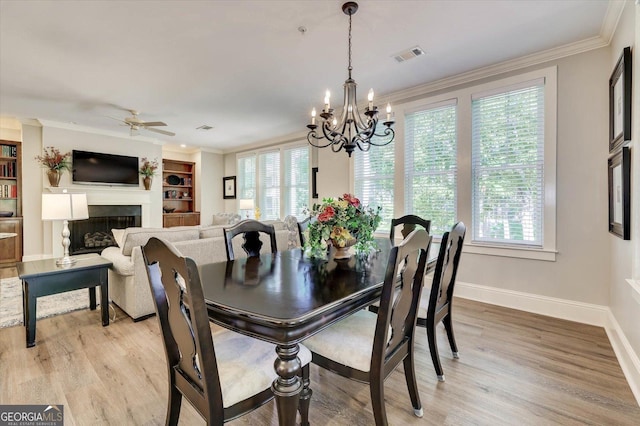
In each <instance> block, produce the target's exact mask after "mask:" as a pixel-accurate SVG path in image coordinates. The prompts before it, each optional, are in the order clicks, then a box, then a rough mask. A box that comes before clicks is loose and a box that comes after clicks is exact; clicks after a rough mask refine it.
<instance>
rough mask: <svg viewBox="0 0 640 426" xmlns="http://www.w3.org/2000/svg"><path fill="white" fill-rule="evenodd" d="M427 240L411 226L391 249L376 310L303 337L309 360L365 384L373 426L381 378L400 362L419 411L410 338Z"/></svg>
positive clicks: (379, 412)
mask: <svg viewBox="0 0 640 426" xmlns="http://www.w3.org/2000/svg"><path fill="white" fill-rule="evenodd" d="M430 242H431V237H429V235H428V234H427V232H426V231H425V230H424V229H417V230H415V231H413V232H412V233H411V234H409V235H408V236H407V238H406V239H405V240H404V241H403V242H402V243H400V244H399V245H398V246H395V247H393V248H392V249H391V252H390V254H389V260H388V263H387V269H386V273H385V279H384V284H383V287H382V295H381V296H380V309H379V311H378V313H377V314H376V313H373V312H371V311H368V310H361V311H359V312H357V313H355V314H353V315H351V316H350V317H347V318H346V319H344V320H342V321H339V322H337V323H335V324H333V325H331V326H330V327H329V328H327V329H325V330H323V331H321V332H320V333H318V334H317V335H315V336H312V337H310V338H309V339H307V340H305V346H307V348H309V350H311V353H312V357H313V358H312V362H313V363H315V364H317V365H319V366H321V367H323V368H326V369H328V370H331V371H333V372H335V373H337V374H340V375H341V376H344V377H347V378H350V379H354V380H357V381H360V382H365V383H369V387H370V393H371V403H372V406H373V415H374V418H375V423H376V425H386V424H387V414H386V409H385V403H384V380H385V378H386V377H387V376H388V375H389V374H391V372H392V371H393V370H394V369H395V368H396V367H397V366H398V365H399V364H400V362H402V363H403V364H404V374H405V379H406V381H407V388H408V390H409V397H410V399H411V404H412V405H413V410H414V414H415V415H416V416H417V417H422V415H423V410H422V405H421V403H420V396H419V394H418V384H417V382H416V375H415V368H414V362H413V337H414V331H415V326H416V312H417V309H418V302H419V301H420V292H421V291H422V280H423V277H424V268H425V264H426V260H427V255H428V250H429V246H430ZM398 276H399V277H400V279H399V280H398ZM396 288H398V289H399V290H398V291H396ZM394 293H396V295H395V297H394Z"/></svg>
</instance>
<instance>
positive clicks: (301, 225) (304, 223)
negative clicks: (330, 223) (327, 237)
mask: <svg viewBox="0 0 640 426" xmlns="http://www.w3.org/2000/svg"><path fill="white" fill-rule="evenodd" d="M316 220H318V218H316V217H315V216H309V217H308V218H306V219H305V220H303V221H302V222H298V235H299V237H300V247H304V243H305V239H304V231H306V230H307V228H308V227H309V225H311V224H312V223H313V222H315V221H316Z"/></svg>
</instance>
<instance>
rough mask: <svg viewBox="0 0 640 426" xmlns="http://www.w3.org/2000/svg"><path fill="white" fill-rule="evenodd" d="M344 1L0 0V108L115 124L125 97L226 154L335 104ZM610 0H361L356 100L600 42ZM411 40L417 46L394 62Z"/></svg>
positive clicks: (341, 73) (356, 26)
mask: <svg viewBox="0 0 640 426" xmlns="http://www.w3.org/2000/svg"><path fill="white" fill-rule="evenodd" d="M342 3H343V1H335V0H326V1H310V0H309V1H266V0H264V1H240V0H236V1H190V0H185V1H170V0H160V1H96V0H94V1H85V2H80V1H13V0H0V116H3V117H15V118H18V119H20V120H25V119H39V120H49V121H55V122H60V123H67V124H69V123H71V124H69V125H70V126H82V127H90V128H95V129H100V130H102V131H109V132H117V133H121V134H122V135H123V136H126V135H128V134H129V128H128V127H125V126H123V125H121V123H119V122H118V121H116V120H114V119H113V118H114V117H115V118H120V119H122V118H124V117H126V116H129V115H130V114H129V112H128V110H129V109H136V110H138V111H140V118H141V119H143V120H146V121H164V122H165V123H167V127H162V129H166V130H169V131H172V132H175V133H176V136H174V137H169V136H163V135H158V134H156V133H150V132H145V131H144V130H143V131H141V135H144V136H148V137H153V138H156V139H157V140H159V141H161V142H162V143H169V144H181V143H182V144H186V145H188V146H189V147H203V148H205V149H217V150H221V151H227V152H228V151H232V150H236V149H238V147H241V146H243V145H247V144H251V143H255V142H259V141H265V140H271V139H274V138H276V137H283V136H286V135H291V134H293V133H297V132H304V130H305V126H306V124H308V121H309V113H310V111H311V108H312V107H316V108H318V109H320V108H321V107H322V100H323V98H324V92H325V90H326V89H329V90H331V92H332V94H333V95H332V103H334V105H339V104H341V103H342V87H341V86H342V83H343V82H344V80H345V79H346V77H347V72H346V68H347V28H348V17H347V16H346V15H344V14H343V13H342V10H341V5H342ZM609 3H610V2H609V1H607V0H554V1H551V0H548V1H547V0H511V1H503V0H498V1H481V0H469V1H465V0H458V1H408V0H405V1H398V0H395V1H373V0H364V1H360V2H359V5H360V8H359V10H358V12H357V13H356V14H355V15H354V16H353V78H354V79H355V80H356V82H357V83H358V86H359V99H361V100H364V99H365V98H366V95H367V92H368V90H369V88H370V87H373V88H374V90H375V91H376V102H375V103H376V104H378V105H379V106H380V107H383V106H384V105H385V104H386V101H387V100H388V99H389V96H388V94H390V93H394V92H397V91H399V90H403V89H407V88H411V87H413V86H417V85H421V84H427V83H430V82H435V81H438V80H441V79H444V78H447V77H451V76H455V75H459V74H461V73H465V72H469V71H471V70H475V69H478V68H483V67H488V66H490V65H493V64H498V63H501V62H505V61H509V60H513V59H515V58H520V57H522V56H524V55H531V54H536V53H539V52H544V51H549V50H550V49H555V48H558V47H560V46H566V45H569V44H573V43H575V44H580V42H582V43H584V42H585V41H588V40H600V45H605V44H606V43H608V41H609V38H610V32H611V31H612V30H613V27H614V25H615V20H616V19H617V16H614V17H612V16H611V15H612V14H614V13H613V12H612V10H614V11H615V10H620V7H619V3H620V2H617V3H618V5H617V8H616V7H612V6H616V0H612V2H611V5H610V4H609ZM616 13H619V12H616ZM612 20H613V25H612V24H611V21H612ZM300 26H304V27H305V28H306V32H301V31H299V29H298V28H299V27H300ZM602 41H604V43H602ZM416 45H417V46H420V47H421V48H422V49H423V50H424V51H425V52H426V55H423V56H419V57H416V58H414V59H412V60H410V61H407V62H403V63H398V62H396V61H395V60H394V55H395V54H397V53H399V52H401V51H404V50H406V49H409V48H411V47H414V46H416ZM201 125H209V126H212V127H213V129H211V130H208V131H203V130H197V129H196V128H197V127H199V126H201Z"/></svg>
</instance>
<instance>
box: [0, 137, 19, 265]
mask: <svg viewBox="0 0 640 426" xmlns="http://www.w3.org/2000/svg"><path fill="white" fill-rule="evenodd" d="M7 146H9V147H11V149H12V154H13V153H15V156H10V157H7V156H0V170H2V173H3V174H4V173H6V172H7V169H8V170H10V171H9V172H8V173H11V174H13V173H15V176H4V175H3V174H0V189H2V187H3V185H9V186H10V187H15V189H14V191H15V192H17V196H14V197H0V210H2V211H10V212H13V216H9V217H6V216H5V217H0V232H2V233H10V234H16V236H15V237H11V238H4V239H2V240H0V266H12V265H14V264H15V263H16V262H20V261H21V260H22V144H21V143H20V142H16V141H6V140H0V152H2V148H3V147H7ZM5 153H6V151H5ZM15 192H14V194H12V195H15Z"/></svg>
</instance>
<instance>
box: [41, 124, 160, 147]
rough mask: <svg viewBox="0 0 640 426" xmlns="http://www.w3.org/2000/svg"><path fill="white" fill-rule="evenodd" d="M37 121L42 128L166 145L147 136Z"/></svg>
mask: <svg viewBox="0 0 640 426" xmlns="http://www.w3.org/2000/svg"><path fill="white" fill-rule="evenodd" d="M36 121H38V122H39V123H40V125H41V126H42V127H54V128H56V129H65V130H73V131H76V132H84V133H92V134H98V135H104V136H112V137H115V138H120V139H128V140H132V141H138V142H140V141H142V142H149V143H152V144H154V145H164V142H162V141H160V140H158V139H155V138H150V137H147V136H139V135H138V136H129V135H123V134H122V133H119V132H114V131H112V130H104V129H96V128H95V127H87V126H80V125H77V124H72V123H63V122H60V121H52V120H43V119H36Z"/></svg>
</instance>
